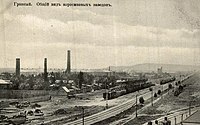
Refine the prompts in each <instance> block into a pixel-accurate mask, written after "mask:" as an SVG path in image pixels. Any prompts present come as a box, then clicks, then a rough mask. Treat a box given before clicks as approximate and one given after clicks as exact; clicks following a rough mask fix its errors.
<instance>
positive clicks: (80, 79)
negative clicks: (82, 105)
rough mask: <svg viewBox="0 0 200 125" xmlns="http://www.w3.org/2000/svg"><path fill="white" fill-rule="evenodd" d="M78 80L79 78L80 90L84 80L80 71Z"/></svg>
mask: <svg viewBox="0 0 200 125" xmlns="http://www.w3.org/2000/svg"><path fill="white" fill-rule="evenodd" d="M78 78H79V84H78V86H79V88H80V89H81V88H82V84H83V83H84V78H83V72H81V71H80V73H79V75H78Z"/></svg>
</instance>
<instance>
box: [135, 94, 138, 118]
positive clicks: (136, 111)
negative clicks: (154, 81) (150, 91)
mask: <svg viewBox="0 0 200 125" xmlns="http://www.w3.org/2000/svg"><path fill="white" fill-rule="evenodd" d="M137 96H138V95H137V94H136V96H135V98H136V100H135V117H136V118H137V115H138V114H137Z"/></svg>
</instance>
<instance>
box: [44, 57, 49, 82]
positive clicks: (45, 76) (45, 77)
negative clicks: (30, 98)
mask: <svg viewBox="0 0 200 125" xmlns="http://www.w3.org/2000/svg"><path fill="white" fill-rule="evenodd" d="M44 81H45V82H47V81H48V73H47V58H44Z"/></svg>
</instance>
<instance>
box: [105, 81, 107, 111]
mask: <svg viewBox="0 0 200 125" xmlns="http://www.w3.org/2000/svg"><path fill="white" fill-rule="evenodd" d="M105 90H106V109H108V90H107V80H106V83H105Z"/></svg>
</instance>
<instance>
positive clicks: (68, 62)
mask: <svg viewBox="0 0 200 125" xmlns="http://www.w3.org/2000/svg"><path fill="white" fill-rule="evenodd" d="M67 73H71V61H70V50H67Z"/></svg>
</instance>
